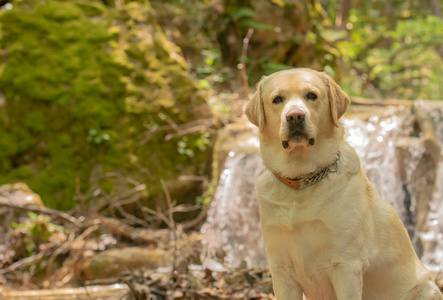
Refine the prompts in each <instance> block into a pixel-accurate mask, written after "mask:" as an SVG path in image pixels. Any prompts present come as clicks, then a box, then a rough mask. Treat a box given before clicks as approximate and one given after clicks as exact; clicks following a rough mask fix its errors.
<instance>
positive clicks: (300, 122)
mask: <svg viewBox="0 0 443 300" xmlns="http://www.w3.org/2000/svg"><path fill="white" fill-rule="evenodd" d="M285 119H286V126H287V132H288V137H289V139H288V140H286V141H282V146H283V148H285V149H287V148H288V147H289V140H291V139H295V140H300V139H301V138H307V133H306V122H305V119H306V114H305V112H304V111H303V110H301V109H300V108H293V109H290V110H289V111H288V112H287V113H286V114H285ZM308 143H309V145H311V146H314V144H315V138H309V139H308Z"/></svg>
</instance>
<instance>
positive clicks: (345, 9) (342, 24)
mask: <svg viewBox="0 0 443 300" xmlns="http://www.w3.org/2000/svg"><path fill="white" fill-rule="evenodd" d="M350 10H351V0H341V1H340V9H339V11H338V13H337V17H336V18H335V27H336V28H337V29H341V30H344V29H346V23H347V20H348V17H349V11H350Z"/></svg>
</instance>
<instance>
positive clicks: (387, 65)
mask: <svg viewBox="0 0 443 300" xmlns="http://www.w3.org/2000/svg"><path fill="white" fill-rule="evenodd" d="M373 13H374V12H373ZM400 13H401V15H402V17H401V18H399V19H396V20H394V22H393V24H392V23H390V22H387V20H386V19H387V18H386V16H383V15H378V16H377V15H375V16H363V15H362V12H361V11H359V10H356V9H354V10H352V11H351V15H350V18H349V23H348V27H349V28H350V30H349V38H348V39H347V40H343V41H338V42H337V46H338V49H339V50H340V52H341V54H342V60H343V62H345V64H346V66H347V69H348V71H349V72H350V73H351V74H352V77H351V76H348V77H347V78H345V80H344V84H345V85H347V88H348V90H349V91H350V92H351V93H354V94H360V95H362V94H364V95H366V96H372V97H382V98H384V97H391V98H404V99H442V98H443V89H442V86H443V79H442V76H441V75H442V68H441V61H442V58H443V52H441V48H439V47H440V45H442V44H443V37H442V36H441V34H440V32H442V30H443V20H442V19H441V18H439V17H437V16H432V15H427V16H423V15H416V16H413V15H412V12H411V11H409V10H403V11H400ZM356 79H357V80H356Z"/></svg>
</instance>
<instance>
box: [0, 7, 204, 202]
mask: <svg viewBox="0 0 443 300" xmlns="http://www.w3.org/2000/svg"><path fill="white" fill-rule="evenodd" d="M11 24H14V26H10V25H11ZM0 28H1V32H0V48H1V53H2V55H1V57H0V59H1V61H0V92H1V93H0V170H1V173H0V184H2V183H7V182H16V181H23V182H25V183H27V184H29V186H30V187H31V188H32V189H33V190H34V191H35V192H36V193H38V194H40V195H41V196H42V198H43V200H44V202H45V203H46V205H48V206H49V207H52V208H57V209H63V210H66V209H70V208H72V207H73V206H75V205H76V203H77V202H76V200H75V199H76V193H78V192H79V191H80V193H82V194H86V195H89V194H91V195H92V194H93V192H94V191H95V192H97V191H101V192H100V193H101V194H102V195H103V194H108V195H113V196H118V194H119V193H124V192H125V191H126V192H127V190H129V189H131V188H132V187H133V185H134V184H135V183H136V182H138V183H140V184H146V186H147V188H146V189H145V190H143V191H142V192H141V193H142V197H143V198H144V199H145V200H146V202H147V203H152V201H154V200H158V199H161V198H162V197H163V196H162V195H163V191H162V187H161V184H160V181H161V180H164V181H165V182H171V181H174V180H176V179H177V178H178V176H179V175H181V171H182V170H186V171H187V172H188V173H191V174H192V175H203V174H206V173H207V165H208V158H209V157H210V140H211V137H210V135H209V134H208V133H207V132H206V131H198V132H191V133H189V134H186V135H180V134H176V133H177V128H181V127H183V126H186V124H188V123H189V122H195V123H197V122H199V121H200V120H202V119H203V120H208V119H210V118H211V114H210V110H209V107H208V105H207V104H206V101H205V95H204V94H202V91H200V90H199V89H198V88H197V85H196V82H195V80H194V78H193V77H192V76H191V75H190V74H189V71H188V69H187V66H186V63H185V61H184V59H183V58H182V55H181V52H180V49H179V48H177V47H176V46H175V45H174V44H172V43H171V42H169V41H168V40H167V39H166V37H165V35H164V34H163V32H162V30H161V28H160V27H159V25H158V24H157V23H156V21H155V19H154V17H153V11H152V8H151V7H150V5H149V2H145V3H138V2H130V3H128V4H125V5H124V7H123V8H119V9H117V8H114V7H107V6H105V5H103V4H102V2H101V1H81V0H78V1H69V2H66V1H35V0H34V1H32V0H24V1H20V2H14V8H13V9H12V10H9V11H2V12H0ZM168 134H172V135H171V139H169V140H168V141H165V137H166V136H167V135H168ZM190 166H191V167H190ZM187 175H190V174H187ZM198 188H199V187H198V186H197V185H195V184H193V185H192V188H190V189H189V190H188V193H187V194H186V195H183V194H181V195H180V194H178V195H174V196H176V198H177V200H178V201H179V202H183V201H187V202H188V201H193V199H194V196H196V195H197V194H198V193H199V191H198ZM189 191H190V192H189Z"/></svg>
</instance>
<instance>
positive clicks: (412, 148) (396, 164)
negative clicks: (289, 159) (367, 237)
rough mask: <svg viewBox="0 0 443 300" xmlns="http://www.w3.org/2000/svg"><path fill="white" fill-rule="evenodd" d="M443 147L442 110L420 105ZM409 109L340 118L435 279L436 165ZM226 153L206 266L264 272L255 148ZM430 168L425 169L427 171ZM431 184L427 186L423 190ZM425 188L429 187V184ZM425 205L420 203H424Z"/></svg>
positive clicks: (440, 227) (440, 223) (441, 224)
mask: <svg viewBox="0 0 443 300" xmlns="http://www.w3.org/2000/svg"><path fill="white" fill-rule="evenodd" d="M421 109H425V110H426V114H427V115H428V116H429V117H430V119H431V120H432V121H433V125H434V131H435V135H436V137H437V138H438V140H439V142H440V144H442V143H443V109H442V108H441V105H440V106H439V107H437V105H435V106H434V105H432V104H429V103H428V102H426V105H424V104H423V105H421ZM410 119H411V115H410V108H409V107H404V106H397V107H388V108H386V109H385V110H384V111H383V113H382V114H380V115H373V116H370V117H368V118H365V119H364V120H362V119H360V118H344V119H343V124H344V126H345V129H346V135H345V139H346V140H347V141H348V143H349V144H350V145H351V146H353V147H354V148H355V150H356V151H357V153H358V155H359V157H360V160H361V165H362V168H363V169H364V171H365V173H366V174H367V176H368V178H369V180H370V181H371V182H372V184H373V185H374V187H375V188H376V190H377V191H378V192H379V193H380V195H381V196H382V197H383V199H384V200H385V201H387V202H388V203H390V204H391V205H392V206H393V207H394V208H395V209H396V211H397V212H398V214H399V216H400V218H401V219H402V221H403V223H404V224H405V227H406V229H407V230H408V233H409V235H410V238H411V240H412V243H413V245H414V248H415V249H416V252H417V254H418V255H419V256H420V257H421V259H422V261H423V262H424V263H425V264H426V265H427V267H428V268H429V269H430V270H432V271H433V273H434V274H437V273H439V272H440V271H443V270H442V266H443V238H442V237H443V204H442V200H443V163H442V162H440V163H439V164H438V165H437V166H435V165H432V164H431V165H430V163H429V156H428V155H427V154H426V150H425V147H424V145H423V142H424V141H423V136H421V135H420V134H417V135H416V136H414V134H413V133H411V132H412V131H413V122H412V121H411V120H410ZM237 145H238V146H237V147H236V148H237V149H232V151H231V152H230V153H229V155H228V158H227V159H226V163H225V166H224V170H223V171H222V173H221V176H220V180H219V185H218V187H217V191H216V194H215V196H214V199H213V202H212V204H211V207H210V209H209V210H208V219H207V221H206V223H205V224H204V226H203V228H202V232H203V233H204V248H205V252H204V256H205V261H206V262H214V261H218V262H219V263H222V264H223V265H224V266H226V267H238V266H240V265H243V264H246V266H248V267H256V266H265V265H266V257H265V253H264V250H263V242H262V238H261V228H260V218H259V213H258V203H257V201H256V199H255V197H254V190H253V182H254V179H255V178H256V177H257V176H258V175H259V174H260V172H261V171H262V170H263V165H262V163H261V159H260V157H259V150H258V143H257V141H255V145H256V146H255V148H254V150H253V151H251V147H250V145H248V147H247V148H248V150H247V151H243V150H242V147H241V142H239V143H237ZM431 169H432V170H431ZM429 183H431V184H429ZM431 185H432V186H431ZM423 199H425V200H426V203H425V204H426V205H424V204H423V203H424V200H423Z"/></svg>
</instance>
